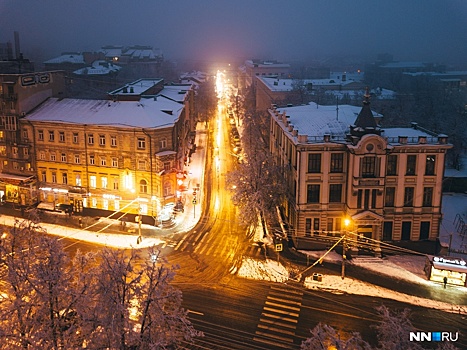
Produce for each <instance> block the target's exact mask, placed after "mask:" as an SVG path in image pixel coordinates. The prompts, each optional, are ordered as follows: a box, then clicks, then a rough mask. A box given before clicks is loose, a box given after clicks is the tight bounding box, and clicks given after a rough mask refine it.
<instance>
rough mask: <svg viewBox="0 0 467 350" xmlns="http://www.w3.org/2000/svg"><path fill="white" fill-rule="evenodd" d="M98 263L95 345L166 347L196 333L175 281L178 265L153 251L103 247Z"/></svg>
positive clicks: (189, 337)
mask: <svg viewBox="0 0 467 350" xmlns="http://www.w3.org/2000/svg"><path fill="white" fill-rule="evenodd" d="M97 258H98V261H99V264H98V265H97V266H96V272H95V276H96V282H97V284H96V286H95V291H94V300H95V301H96V305H95V312H94V316H95V317H96V319H95V325H96V328H95V330H94V332H93V333H92V336H91V337H90V338H89V342H88V344H89V346H90V347H92V348H94V347H96V348H110V349H166V348H169V347H174V346H176V345H177V344H178V343H179V342H181V341H185V340H186V341H189V340H191V339H192V338H194V337H195V336H200V335H201V333H199V332H196V331H195V330H194V328H193V326H192V325H191V323H190V322H189V320H188V319H187V315H186V312H185V310H183V308H182V307H181V302H182V296H181V292H180V291H179V290H177V289H175V288H174V287H173V286H171V285H170V282H171V281H172V279H173V277H174V274H175V269H174V268H168V267H166V266H165V264H164V261H163V260H162V259H159V256H158V253H157V252H156V251H155V250H153V251H152V252H151V254H150V258H147V259H143V257H142V256H141V255H140V254H139V252H138V251H136V250H132V251H130V252H124V251H116V250H111V249H104V250H102V251H101V252H100V253H99V254H98V256H97Z"/></svg>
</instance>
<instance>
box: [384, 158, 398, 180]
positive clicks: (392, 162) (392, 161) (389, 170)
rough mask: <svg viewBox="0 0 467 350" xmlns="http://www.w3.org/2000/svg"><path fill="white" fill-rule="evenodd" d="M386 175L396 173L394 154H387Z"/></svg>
mask: <svg viewBox="0 0 467 350" xmlns="http://www.w3.org/2000/svg"><path fill="white" fill-rule="evenodd" d="M386 175H397V156H396V155H390V156H388V163H387V167H386Z"/></svg>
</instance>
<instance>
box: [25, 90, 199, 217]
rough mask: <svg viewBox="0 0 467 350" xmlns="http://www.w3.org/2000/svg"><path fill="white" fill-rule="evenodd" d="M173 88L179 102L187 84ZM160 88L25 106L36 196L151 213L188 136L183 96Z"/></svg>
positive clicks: (170, 183) (172, 186)
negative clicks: (123, 96)
mask: <svg viewBox="0 0 467 350" xmlns="http://www.w3.org/2000/svg"><path fill="white" fill-rule="evenodd" d="M139 83H140V85H142V82H141V81H139ZM135 89H136V88H134V89H131V91H132V93H134V91H135ZM173 89H174V88H173V87H171V91H172V92H173ZM179 90H180V93H178V96H180V95H183V96H182V97H181V99H182V102H183V99H184V96H188V94H189V91H190V86H188V87H187V86H186V85H185V86H183V87H180V89H179ZM125 91H128V92H129V91H130V89H129V88H127V89H126V90H125ZM163 92H164V90H158V94H157V95H154V96H146V97H142V96H139V97H138V98H130V99H127V100H123V101H122V100H120V99H119V98H115V96H118V93H115V92H114V94H113V97H114V98H113V100H81V99H59V98H50V99H48V100H47V101H46V102H44V103H43V104H41V105H40V106H39V107H38V108H36V109H35V110H34V111H32V112H31V113H28V114H27V115H26V117H25V118H23V119H22V120H21V127H22V130H23V131H22V135H23V137H25V138H27V139H28V140H31V142H32V144H33V149H34V160H33V164H34V165H33V167H34V169H35V172H36V173H37V176H38V189H39V201H40V202H42V203H48V204H49V205H50V206H55V205H57V204H60V203H65V204H73V205H74V210H75V211H81V210H83V209H84V210H93V211H94V212H95V213H98V214H99V215H104V214H105V213H107V211H109V212H112V211H121V212H124V213H133V214H138V213H139V212H141V213H142V214H143V215H145V216H147V217H151V216H152V217H154V218H155V217H156V216H157V213H158V212H159V210H160V207H161V206H162V205H164V204H165V203H166V202H168V201H173V200H174V199H175V196H176V192H177V189H178V187H177V183H176V180H177V179H176V176H177V173H180V172H183V165H184V158H185V156H186V155H187V153H188V151H189V147H190V144H191V143H192V142H193V133H192V130H191V127H192V125H193V121H192V120H190V113H188V112H187V111H186V108H185V103H181V102H180V101H176V100H174V99H172V98H170V96H169V97H166V96H163V95H162V93H163ZM149 222H150V220H149Z"/></svg>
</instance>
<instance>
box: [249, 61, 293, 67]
mask: <svg viewBox="0 0 467 350" xmlns="http://www.w3.org/2000/svg"><path fill="white" fill-rule="evenodd" d="M245 65H247V66H250V67H263V68H264V67H273V68H290V64H288V63H281V62H276V61H260V60H246V61H245Z"/></svg>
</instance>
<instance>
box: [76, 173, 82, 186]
mask: <svg viewBox="0 0 467 350" xmlns="http://www.w3.org/2000/svg"><path fill="white" fill-rule="evenodd" d="M75 184H76V186H81V175H79V174H76V176H75Z"/></svg>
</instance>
